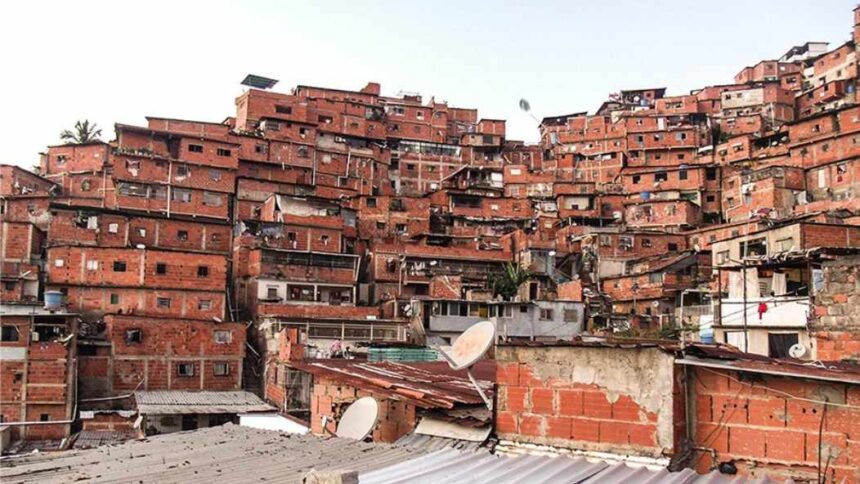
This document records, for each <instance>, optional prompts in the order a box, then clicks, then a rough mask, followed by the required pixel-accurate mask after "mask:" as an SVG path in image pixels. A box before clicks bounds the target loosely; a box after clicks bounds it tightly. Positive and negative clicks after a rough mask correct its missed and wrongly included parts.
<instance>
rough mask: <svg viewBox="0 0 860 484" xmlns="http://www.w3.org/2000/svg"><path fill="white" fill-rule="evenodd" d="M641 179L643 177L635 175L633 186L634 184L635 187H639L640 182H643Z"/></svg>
mask: <svg viewBox="0 0 860 484" xmlns="http://www.w3.org/2000/svg"><path fill="white" fill-rule="evenodd" d="M641 179H642V177H641V176H639V175H633V184H634V185H638V184H639V180H641Z"/></svg>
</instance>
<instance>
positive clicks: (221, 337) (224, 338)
mask: <svg viewBox="0 0 860 484" xmlns="http://www.w3.org/2000/svg"><path fill="white" fill-rule="evenodd" d="M232 341H233V333H232V332H230V331H226V330H219V331H215V343H216V344H219V345H226V344H230V342H232Z"/></svg>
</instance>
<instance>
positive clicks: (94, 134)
mask: <svg viewBox="0 0 860 484" xmlns="http://www.w3.org/2000/svg"><path fill="white" fill-rule="evenodd" d="M101 135H102V130H101V128H99V127H98V125H96V123H92V124H90V120H89V119H85V120H83V121H80V120H78V122H77V123H75V128H74V129H73V130H68V129H64V130H63V132H62V133H60V139H61V140H63V141H65V142H66V143H67V144H75V143H77V144H82V143H89V142H90V141H96V140H98V139H99V136H101Z"/></svg>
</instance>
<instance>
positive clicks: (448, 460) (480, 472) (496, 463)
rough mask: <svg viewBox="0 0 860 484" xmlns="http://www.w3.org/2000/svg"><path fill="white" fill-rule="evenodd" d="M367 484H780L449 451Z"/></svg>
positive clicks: (367, 477)
mask: <svg viewBox="0 0 860 484" xmlns="http://www.w3.org/2000/svg"><path fill="white" fill-rule="evenodd" d="M359 479H360V481H361V483H362V484H394V483H403V484H406V483H414V482H433V483H439V484H441V483H451V484H456V483H464V484H466V483H468V484H508V483H510V484H519V483H523V482H528V483H552V484H563V483H577V484H580V483H581V484H598V483H599V484H731V483H741V482H758V483H763V484H764V483H774V482H781V481H774V480H771V479H767V478H765V479H758V480H753V479H746V478H741V477H736V476H724V475H722V474H720V473H718V472H717V471H713V472H711V473H709V474H707V475H699V474H696V472H695V471H693V470H692V469H684V470H682V471H680V472H669V471H668V470H666V469H660V470H652V469H649V468H647V467H644V466H638V467H634V466H630V465H627V464H623V463H608V462H604V461H599V460H590V459H585V458H583V457H569V456H561V455H558V456H545V455H517V456H506V455H498V454H496V455H493V454H488V453H475V452H461V451H457V450H453V449H445V450H440V451H437V452H434V453H432V454H428V455H425V456H421V457H417V458H414V459H412V460H410V461H406V462H401V463H399V464H395V465H392V466H388V467H385V468H382V469H377V470H373V471H368V472H364V473H362V474H361V475H360V478H359Z"/></svg>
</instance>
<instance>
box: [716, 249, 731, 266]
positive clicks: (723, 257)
mask: <svg viewBox="0 0 860 484" xmlns="http://www.w3.org/2000/svg"><path fill="white" fill-rule="evenodd" d="M728 261H729V251H727V250H724V251H721V252H717V264H725V263H726V262H728Z"/></svg>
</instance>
